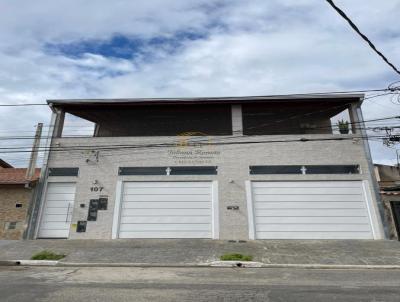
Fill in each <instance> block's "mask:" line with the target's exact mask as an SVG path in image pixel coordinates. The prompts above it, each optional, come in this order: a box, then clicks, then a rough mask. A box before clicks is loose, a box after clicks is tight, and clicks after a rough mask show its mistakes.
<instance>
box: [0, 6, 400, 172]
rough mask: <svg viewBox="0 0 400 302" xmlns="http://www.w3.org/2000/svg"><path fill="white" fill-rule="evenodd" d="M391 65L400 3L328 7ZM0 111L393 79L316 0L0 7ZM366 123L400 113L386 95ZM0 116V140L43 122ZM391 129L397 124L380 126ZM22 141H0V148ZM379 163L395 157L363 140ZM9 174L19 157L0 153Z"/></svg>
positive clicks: (397, 54)
mask: <svg viewBox="0 0 400 302" xmlns="http://www.w3.org/2000/svg"><path fill="white" fill-rule="evenodd" d="M336 3H337V5H338V6H340V7H341V8H343V9H344V10H345V11H346V12H347V13H348V15H349V16H350V17H351V18H352V19H353V20H354V22H355V23H356V24H358V25H359V27H360V28H361V29H362V31H363V32H365V33H366V34H367V35H368V36H369V37H370V38H371V40H372V41H374V42H375V44H376V45H377V46H378V47H379V49H381V50H382V52H383V53H385V55H386V56H387V57H389V58H390V59H391V60H392V61H393V63H395V64H396V65H397V66H400V27H399V26H398V25H399V20H400V0H385V1H384V5H383V4H382V1H380V0H363V1H362V0H336ZM0 14H1V15H0V104H9V103H26V102H28V103H37V102H45V100H46V99H54V98H111V97H119V98H123V97H189V96H240V95H241V96H243V95H271V94H291V93H306V92H324V91H342V90H355V89H371V88H384V87H387V85H388V84H389V83H391V82H394V81H398V80H400V77H399V76H398V75H396V73H394V72H393V71H392V70H391V69H390V68H389V67H388V66H387V65H385V63H383V61H382V60H381V59H380V58H379V57H377V55H376V54H375V53H373V52H372V50H371V49H370V48H369V47H368V46H367V44H366V43H365V42H364V41H362V40H361V39H360V38H359V37H358V36H357V35H356V34H355V33H354V32H353V31H352V30H351V29H350V27H349V26H348V24H347V23H346V22H345V21H344V20H343V19H341V18H340V17H339V16H338V15H337V13H336V12H335V11H334V10H333V9H332V8H331V7H330V6H329V5H328V4H327V3H326V2H325V1H324V0H268V1H265V0H249V1H243V0H241V1H235V0H230V1H219V0H215V1H214V0H207V1H202V0H191V1H188V0H146V1H134V0H130V1H124V0H114V1H107V0H100V1H85V0H57V1H54V0H35V1H28V0H25V1H23V0H12V1H8V0H0ZM363 110H364V117H365V119H372V118H378V117H386V116H393V115H396V114H397V115H398V114H399V113H400V105H396V104H393V103H392V99H391V96H385V97H380V98H374V99H371V100H366V101H365V104H364V106H363ZM49 116H50V112H49V110H48V109H47V108H46V107H16V108H9V107H0V136H10V135H27V134H28V135H32V134H33V132H32V131H34V126H35V124H36V123H38V122H43V123H44V124H45V126H46V125H48V122H49ZM386 124H390V125H395V124H396V125H400V121H396V120H392V121H386ZM10 144H19V145H20V146H23V145H27V144H29V142H28V141H22V140H21V141H19V142H18V143H16V142H15V141H12V142H10V141H4V140H0V146H1V147H7V146H9V145H10ZM372 149H373V156H374V160H375V161H376V162H380V163H394V162H395V161H396V155H395V151H394V150H393V149H390V148H387V147H384V146H382V143H372ZM0 157H3V158H4V159H6V160H9V161H10V162H11V163H13V164H15V165H16V166H24V165H26V163H27V162H26V157H27V155H26V154H25V155H18V154H0Z"/></svg>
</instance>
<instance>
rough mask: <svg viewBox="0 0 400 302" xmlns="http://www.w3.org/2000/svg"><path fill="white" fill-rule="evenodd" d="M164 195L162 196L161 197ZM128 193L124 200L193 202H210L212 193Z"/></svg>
mask: <svg viewBox="0 0 400 302" xmlns="http://www.w3.org/2000/svg"><path fill="white" fill-rule="evenodd" d="M161 196H162V197H161ZM161 196H160V195H152V194H151V193H150V194H148V195H143V194H141V195H127V194H124V196H123V200H124V201H126V202H129V201H158V202H170V201H182V202H192V201H206V202H210V198H211V197H210V195H190V194H181V195H161Z"/></svg>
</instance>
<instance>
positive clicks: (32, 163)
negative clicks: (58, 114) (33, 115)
mask: <svg viewBox="0 0 400 302" xmlns="http://www.w3.org/2000/svg"><path fill="white" fill-rule="evenodd" d="M42 128H43V124H42V123H38V124H37V126H36V133H35V139H34V141H33V146H32V152H31V158H30V159H29V166H28V169H26V175H25V178H26V179H27V180H28V181H30V180H32V178H33V177H34V176H35V170H36V161H37V158H38V153H39V147H40V139H41V137H42Z"/></svg>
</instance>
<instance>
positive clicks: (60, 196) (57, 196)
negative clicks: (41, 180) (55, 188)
mask: <svg viewBox="0 0 400 302" xmlns="http://www.w3.org/2000/svg"><path fill="white" fill-rule="evenodd" d="M46 198H47V200H59V201H64V200H74V198H75V193H47V195H46Z"/></svg>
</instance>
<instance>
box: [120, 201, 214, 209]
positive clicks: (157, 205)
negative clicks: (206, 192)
mask: <svg viewBox="0 0 400 302" xmlns="http://www.w3.org/2000/svg"><path fill="white" fill-rule="evenodd" d="M123 208H124V209H181V208H187V209H211V204H210V203H209V202H201V201H200V202H175V201H172V202H159V201H151V202H126V203H124V204H123Z"/></svg>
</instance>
